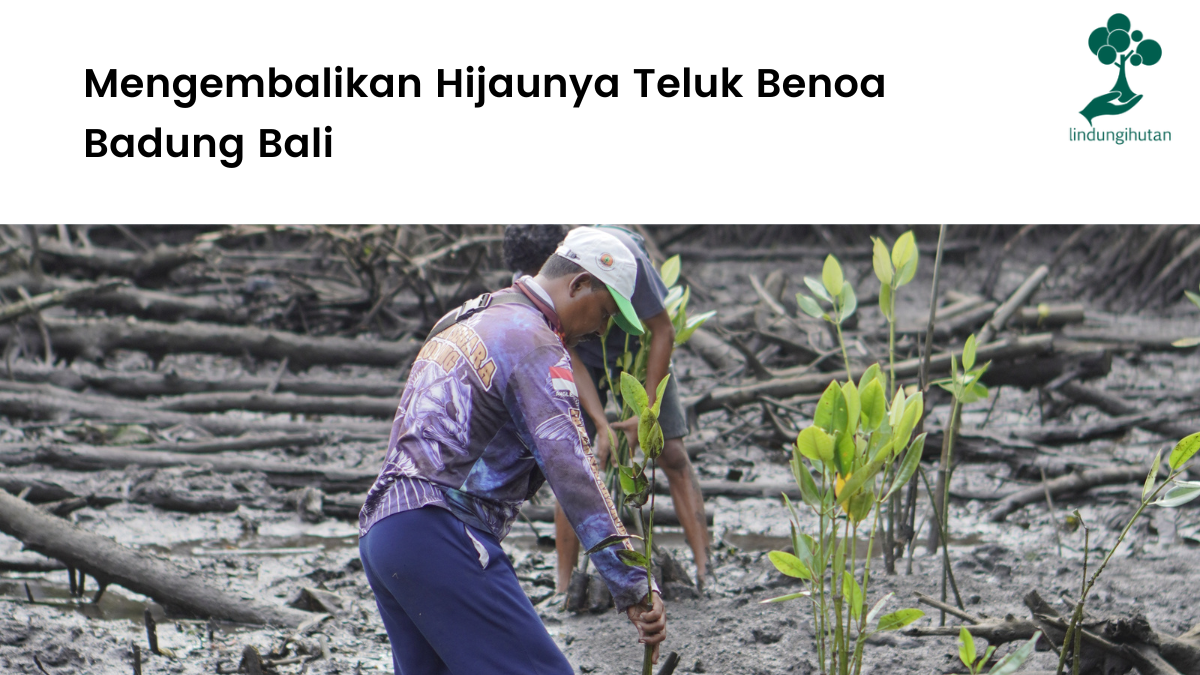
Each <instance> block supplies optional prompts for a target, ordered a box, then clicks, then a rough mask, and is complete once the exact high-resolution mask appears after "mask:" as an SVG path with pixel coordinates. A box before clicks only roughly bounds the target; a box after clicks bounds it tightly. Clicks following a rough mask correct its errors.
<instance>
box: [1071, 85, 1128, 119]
mask: <svg viewBox="0 0 1200 675" xmlns="http://www.w3.org/2000/svg"><path fill="white" fill-rule="evenodd" d="M1120 97H1121V92H1119V91H1110V92H1108V93H1107V94H1101V95H1100V96H1097V97H1096V98H1094V99H1092V100H1091V101H1090V102H1089V103H1088V104H1087V106H1085V107H1084V109H1083V110H1080V111H1079V114H1080V115H1083V116H1084V117H1086V118H1087V121H1088V124H1091V123H1092V119H1093V118H1096V117H1099V116H1101V115H1120V114H1121V113H1123V112H1127V111H1128V110H1129V109H1130V108H1132V107H1133V106H1135V105H1137V104H1138V101H1140V100H1142V95H1141V94H1138V95H1137V96H1134V97H1133V98H1131V99H1129V101H1128V102H1126V103H1121V102H1120V101H1118V100H1117V99H1118V98H1120Z"/></svg>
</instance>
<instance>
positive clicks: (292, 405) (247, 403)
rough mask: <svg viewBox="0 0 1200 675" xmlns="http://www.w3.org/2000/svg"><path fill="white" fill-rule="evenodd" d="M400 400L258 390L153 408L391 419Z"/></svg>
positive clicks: (183, 399)
mask: <svg viewBox="0 0 1200 675" xmlns="http://www.w3.org/2000/svg"><path fill="white" fill-rule="evenodd" d="M398 401H399V399H398V397H392V396H389V397H388V398H372V397H370V396H344V397H330V396H297V395H295V394H268V393H266V392H254V393H246V394H237V393H213V394H189V395H187V396H179V397H175V398H168V399H165V400H162V401H158V402H155V403H153V404H152V405H151V407H152V408H154V409H156V410H174V411H177V412H187V413H211V412H225V411H228V410H252V411H256V412H269V413H291V414H293V415H350V416H356V417H378V418H383V419H387V420H391V419H392V418H393V417H395V416H396V406H397V402H398Z"/></svg>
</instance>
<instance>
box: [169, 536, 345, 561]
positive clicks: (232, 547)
mask: <svg viewBox="0 0 1200 675" xmlns="http://www.w3.org/2000/svg"><path fill="white" fill-rule="evenodd" d="M357 546H358V534H357V533H355V534H354V535H352V536H349V537H323V536H314V535H300V536H295V537H245V538H242V539H239V540H237V541H230V540H228V539H218V540H216V541H212V540H209V541H181V542H179V543H177V544H173V545H171V546H170V547H169V548H166V547H161V546H157V547H153V546H152V547H146V548H157V549H158V550H160V551H162V552H163V553H166V554H168V555H174V556H238V555H245V556H264V555H266V556H287V555H307V554H311V553H321V552H323V551H327V552H332V551H338V550H341V549H346V548H356V547H357Z"/></svg>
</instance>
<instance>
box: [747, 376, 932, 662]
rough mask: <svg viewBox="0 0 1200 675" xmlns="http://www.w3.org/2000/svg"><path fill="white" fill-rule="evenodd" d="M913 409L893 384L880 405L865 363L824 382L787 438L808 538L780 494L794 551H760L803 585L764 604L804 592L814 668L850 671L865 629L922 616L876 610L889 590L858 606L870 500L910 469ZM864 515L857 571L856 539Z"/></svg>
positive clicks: (915, 460) (917, 408) (879, 389)
mask: <svg viewBox="0 0 1200 675" xmlns="http://www.w3.org/2000/svg"><path fill="white" fill-rule="evenodd" d="M923 411H924V399H923V396H922V394H921V393H920V392H916V393H914V394H913V395H911V396H905V394H904V392H903V391H902V390H901V391H897V392H896V396H895V398H894V399H893V400H892V402H891V404H890V405H889V404H888V402H887V396H886V394H885V393H884V385H883V375H882V372H881V370H880V367H879V364H874V365H872V366H871V367H869V368H868V369H867V371H866V372H865V373H864V374H863V376H862V379H860V380H859V382H858V383H857V384H855V383H854V381H853V380H850V381H847V382H845V383H843V384H840V385H839V384H838V383H837V382H831V383H830V384H829V387H828V388H826V390H825V393H824V394H822V396H821V399H820V400H819V401H818V402H817V408H816V413H815V414H814V416H813V424H812V426H809V427H807V428H805V429H804V430H802V431H801V432H800V434H799V435H798V436H797V438H796V444H795V448H794V451H793V453H792V460H791V468H792V474H793V476H794V477H795V479H796V483H797V485H798V486H799V488H800V495H801V498H802V500H803V502H804V504H805V506H807V507H808V509H809V510H811V512H812V513H813V515H815V516H816V520H817V527H816V531H815V536H813V535H810V534H808V533H806V532H804V531H803V529H804V524H805V523H806V522H807V520H804V519H802V518H801V517H800V512H799V511H798V509H797V508H796V506H795V505H793V504H792V502H791V501H790V500H789V499H788V498H787V496H786V495H785V496H784V501H785V503H786V505H787V508H788V510H789V512H790V516H791V532H792V537H791V538H792V550H793V551H794V553H788V552H785V551H772V552H770V554H769V557H770V559H771V562H772V563H773V564H774V565H775V567H776V569H778V570H779V571H780V572H782V573H783V574H785V575H787V576H790V577H794V578H797V579H800V580H802V581H803V582H806V585H807V589H806V590H803V591H801V592H799V593H791V594H789V595H784V596H781V597H778V598H772V599H770V600H766V601H765V602H782V601H786V600H792V599H796V598H808V600H809V604H810V606H811V608H812V612H813V624H814V627H815V631H816V643H817V644H816V647H817V659H818V662H819V663H820V664H821V665H820V669H821V672H822V673H830V674H832V673H836V674H837V675H849V674H850V673H854V674H855V675H857V674H858V673H860V672H861V669H862V652H863V647H864V646H865V644H866V640H867V639H868V638H869V637H870V636H871V635H872V634H874V633H877V632H881V631H890V630H897V629H899V628H903V627H904V626H907V625H908V624H910V623H912V622H913V621H916V620H917V619H919V618H921V617H922V616H924V615H925V614H924V612H922V611H921V610H918V609H902V610H899V611H896V612H892V613H890V614H887V615H883V616H880V614H881V613H882V610H883V607H884V605H885V604H886V602H887V601H888V600H889V599H890V597H891V596H890V594H889V595H888V596H885V597H884V598H882V599H881V600H879V601H877V602H876V603H875V604H874V606H872V608H871V609H870V610H868V609H867V604H866V600H867V596H868V593H869V591H870V581H871V553H872V550H873V548H874V544H875V534H876V530H877V529H878V526H879V512H880V507H881V505H882V504H884V503H886V502H887V500H888V499H890V498H891V495H892V493H893V492H895V491H896V490H899V489H900V488H901V487H902V486H904V485H905V484H907V482H908V480H909V479H910V478H912V475H913V473H914V472H916V470H917V465H918V464H919V463H920V461H921V453H922V451H923V449H924V446H925V435H924V434H921V435H919V436H917V437H916V438H912V433H913V429H914V428H915V427H916V425H917V422H918V421H919V419H920V416H921V413H922V412H923ZM901 458H902V460H901ZM897 460H901V461H900V466H899V468H898V470H897V471H896V472H895V473H894V474H893V477H892V478H891V479H888V478H887V476H888V475H889V473H891V472H889V471H887V469H888V468H890V467H891V466H892V465H893V464H894V463H895V462H896V461H897ZM814 472H815V474H816V477H815V478H814V475H813V474H814ZM872 512H873V513H874V518H871V516H872ZM868 519H870V523H871V524H870V534H869V536H868V538H867V554H866V556H865V557H864V559H863V561H862V571H861V573H860V572H859V562H858V559H857V558H858V539H859V535H860V528H862V527H863V524H864V523H865V522H867V521H868ZM854 634H857V637H853V636H854Z"/></svg>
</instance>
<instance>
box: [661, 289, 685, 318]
mask: <svg viewBox="0 0 1200 675" xmlns="http://www.w3.org/2000/svg"><path fill="white" fill-rule="evenodd" d="M681 300H683V287H682V286H672V287H671V288H670V290H668V291H667V297H665V298H663V307H665V308H666V310H667V314H669V315H671V316H675V314H676V312H677V311H678V310H679V301H681Z"/></svg>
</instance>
